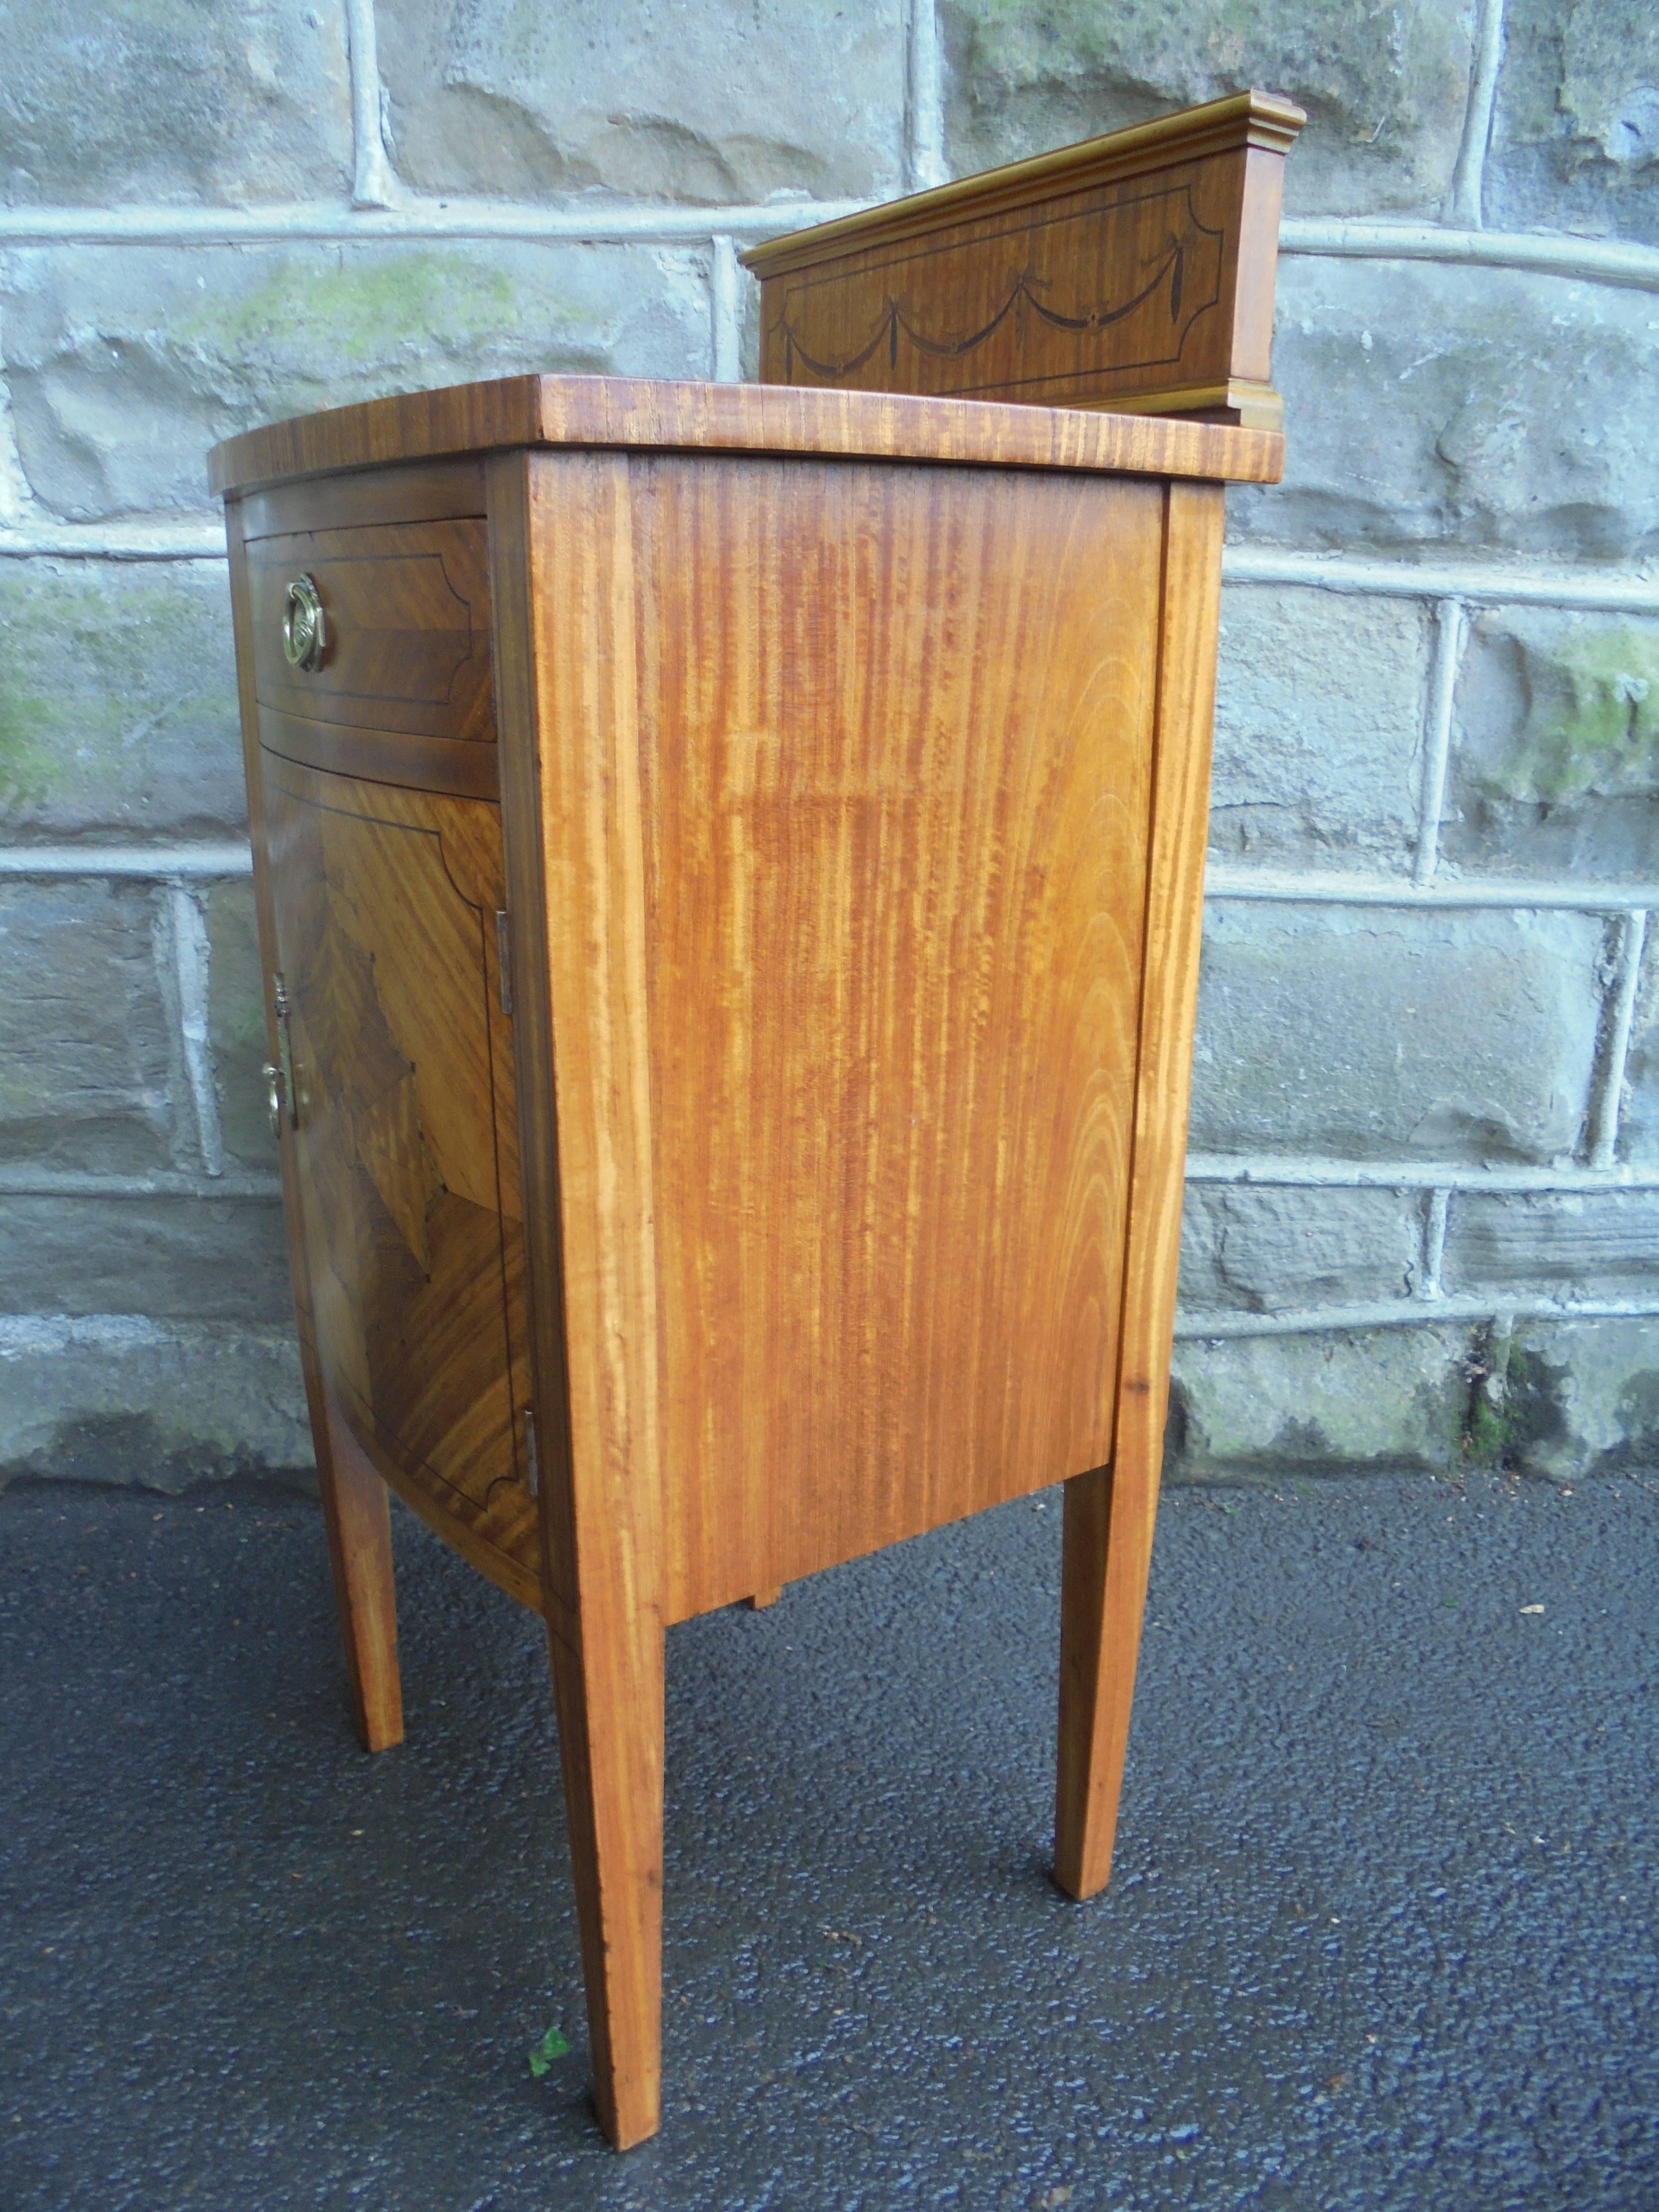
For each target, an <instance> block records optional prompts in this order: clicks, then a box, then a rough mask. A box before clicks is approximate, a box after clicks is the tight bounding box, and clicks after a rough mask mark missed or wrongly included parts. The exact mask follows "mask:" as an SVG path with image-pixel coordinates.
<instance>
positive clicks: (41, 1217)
mask: <svg viewBox="0 0 1659 2212" xmlns="http://www.w3.org/2000/svg"><path fill="white" fill-rule="evenodd" d="M0 1312H4V1313H17V1314H115V1313H125V1314H148V1315H149V1316H150V1317H151V1318H152V1319H162V1318H165V1319H168V1320H181V1321H215V1322H264V1323H270V1324H272V1325H281V1324H286V1323H287V1322H289V1321H290V1320H291V1318H292V1315H293V1297H292V1293H291V1291H290V1290H289V1274H288V1241H287V1237H286V1236H285V1234H284V1231H283V1213H282V1207H281V1206H280V1205H277V1204H274V1203H273V1204H269V1205H267V1204H264V1203H261V1202H259V1201H258V1200H231V1199H194V1198H144V1199H128V1198H120V1199H95V1198H11V1197H0Z"/></svg>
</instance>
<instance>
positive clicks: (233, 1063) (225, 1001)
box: [203, 880, 276, 1175]
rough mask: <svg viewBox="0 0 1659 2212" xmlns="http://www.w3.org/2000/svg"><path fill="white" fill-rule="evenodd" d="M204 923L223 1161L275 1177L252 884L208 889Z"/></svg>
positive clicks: (210, 1019) (262, 998)
mask: <svg viewBox="0 0 1659 2212" xmlns="http://www.w3.org/2000/svg"><path fill="white" fill-rule="evenodd" d="M203 907H204V914H205V917H206V921H207V933H208V946H209V953H210V959H209V966H208V1043H209V1048H210V1050H211V1052H212V1054H213V1072H214V1079H215V1083H216V1087H217V1091H218V1097H219V1127H220V1133H221V1134H222V1137H223V1139H224V1146H225V1152H226V1155H227V1157H228V1158H229V1159H231V1160H234V1161H236V1162H237V1163H239V1164H240V1165H241V1166H242V1167H245V1168H247V1169H250V1170H258V1171H262V1172H264V1173H265V1174H269V1175H275V1174H276V1139H275V1138H274V1137H273V1136H272V1135H271V1133H270V1117H269V1115H268V1114H267V1111H266V1103H265V1096H266V1093H265V1078H264V1062H265V1054H266V1043H265V1009H264V973H263V971H262V969H260V966H259V938H258V928H257V927H256V925H255V921H254V913H253V885H252V881H251V880H245V881H242V882H240V883H224V884H214V885H213V886H212V887H211V889H210V890H209V891H208V892H207V894H206V896H205V898H204V901H203Z"/></svg>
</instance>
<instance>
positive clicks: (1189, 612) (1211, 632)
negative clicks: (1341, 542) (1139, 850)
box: [1054, 483, 1223, 1897]
mask: <svg viewBox="0 0 1659 2212" xmlns="http://www.w3.org/2000/svg"><path fill="white" fill-rule="evenodd" d="M1164 498H1165V506H1164V527H1165V533H1166V535H1165V540H1164V601H1163V606H1162V610H1161V614H1160V621H1159V638H1158V707H1157V714H1156V723H1155V735H1154V743H1153V758H1152V847H1151V850H1150V853H1149V855H1148V887H1147V899H1146V910H1147V913H1148V915H1153V916H1157V917H1158V918H1159V922H1158V928H1157V929H1156V931H1155V932H1154V933H1153V934H1152V937H1151V938H1150V939H1149V942H1148V948H1147V954H1146V969H1145V973H1144V975H1143V978H1142V987H1141V1002H1140V1031H1139V1045H1138V1050H1137V1058H1136V1069H1135V1108H1134V1143H1133V1170H1132V1173H1131V1178H1130V1188H1129V1209H1128V1238H1127V1252H1126V1255H1125V1264H1124V1270H1123V1336H1122V1342H1121V1346H1120V1349H1119V1359H1118V1370H1117V1378H1116V1382H1115V1389H1114V1405H1113V1409H1112V1413H1113V1418H1112V1459H1111V1465H1110V1466H1109V1467H1107V1468H1097V1469H1096V1470H1095V1471H1094V1472H1093V1473H1092V1474H1080V1475H1078V1476H1076V1477H1074V1478H1073V1480H1072V1481H1070V1482H1068V1483H1067V1484H1066V1535H1065V1549H1064V1555H1063V1560H1062V1565H1061V1568H1060V1761H1059V1786H1058V1790H1057V1792H1056V1802H1055V1817H1054V1878H1055V1880H1056V1881H1058V1882H1059V1884H1060V1887H1061V1888H1062V1889H1066V1890H1069V1891H1070V1892H1071V1893H1072V1895H1073V1897H1092V1896H1093V1895H1094V1893H1095V1892H1096V1891H1097V1889H1103V1888H1104V1887H1105V1885H1106V1877H1107V1875H1109V1873H1110V1871H1111V1865H1112V1839H1113V1834H1114V1832H1115V1828H1116V1826H1117V1801H1118V1793H1119V1791H1120V1790H1121V1787H1122V1784H1123V1758H1124V1753H1125V1752H1126V1751H1127V1749H1128V1745H1129V1708H1130V1705H1131V1704H1132V1703H1133V1698H1134V1687H1135V1662H1136V1660H1137V1658H1138V1657H1139V1651H1140V1620H1141V1613H1142V1612H1143V1610H1144V1609H1145V1607H1146V1579H1147V1574H1148V1571H1149V1569H1150V1568H1151V1565H1152V1523H1153V1521H1154V1519H1155V1517H1156V1516H1157V1511H1158V1480H1159V1477H1160V1475H1161V1474H1162V1472H1163V1465H1164V1415H1165V1413H1166V1412H1167V1410H1168V1407H1169V1398H1170V1346H1171V1342H1172V1340H1173V1337H1174V1333H1175V1301H1176V1274H1177V1270H1178V1268H1179V1265H1180V1259H1181V1195H1182V1168H1183V1165H1184V1161H1185V1155H1186V1146H1187V1104H1188V1093H1189V1091H1190V1087H1191V1082H1192V1063H1193V1018H1194V1010H1195V1008H1196V1006H1197V1003H1198V961H1199V945H1200V936H1201V933H1202V928H1203V913H1204V896H1203V893H1204V846H1205V826H1206V817H1207V813H1208V808H1209V777H1210V726H1211V720H1212V714H1213V711H1214V706H1215V641H1216V631H1217V623H1218V617H1219V611H1220V594H1221V531H1222V521H1223V506H1222V488H1221V486H1220V485H1219V484H1214V483H1190V484H1182V483H1172V484H1170V486H1169V488H1168V489H1167V491H1166V493H1165V495H1164Z"/></svg>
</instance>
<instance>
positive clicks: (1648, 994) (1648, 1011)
mask: <svg viewBox="0 0 1659 2212" xmlns="http://www.w3.org/2000/svg"><path fill="white" fill-rule="evenodd" d="M1619 1157H1620V1159H1623V1160H1628V1161H1630V1162H1631V1163H1632V1164H1634V1165H1636V1166H1638V1167H1659V915H1649V916H1648V924H1647V949H1646V951H1645V952H1644V956H1643V960H1642V975H1641V984H1640V988H1639V990H1638V994H1637V1000H1636V1018H1635V1019H1634V1021H1633V1022H1632V1024H1631V1036H1630V1053H1629V1056H1628V1058H1627V1059H1626V1063H1625V1092H1624V1102H1623V1112H1622V1114H1621V1115H1620V1124H1619Z"/></svg>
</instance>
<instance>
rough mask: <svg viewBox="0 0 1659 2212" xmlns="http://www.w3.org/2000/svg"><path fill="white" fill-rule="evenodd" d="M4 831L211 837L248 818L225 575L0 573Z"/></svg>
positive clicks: (35, 565) (187, 568) (61, 567)
mask: <svg viewBox="0 0 1659 2212" xmlns="http://www.w3.org/2000/svg"><path fill="white" fill-rule="evenodd" d="M0 641H3V642H0V826H3V830H4V833H5V834H6V835H8V836H15V835H17V834H18V833H19V832H23V833H26V834H27V833H30V832H33V833H36V834H39V835H43V836H57V835H62V834H64V833H65V832H72V831H80V830H94V831H96V830H104V831H111V832H120V833H124V834H125V835H129V836H134V835H136V836H176V835H179V834H185V835H191V834H194V835H219V836H223V835H224V834H226V833H227V832H234V831H235V830H236V829H239V828H240V826H241V824H242V823H243V822H244V820H245V819H246V813H247V799H246V789H245V787H244V785H243V781H242V747H241V739H240V735H239V732H238V726H237V710H236V670H235V663H234V654H233V653H232V649H231V634H230V598H229V593H228V590H227V588H226V580H225V572H224V570H223V568H222V567H220V566H218V565H217V564H216V563H211V562H200V561H196V562H184V561H181V562H161V563H156V564H151V563H149V562H146V563H144V564H143V565H142V566H140V565H138V564H137V563H133V564H131V565H128V564H122V565H116V564H112V563H94V562H79V561H77V562H28V563H27V564H26V563H24V562H15V561H14V562H5V563H3V564H0Z"/></svg>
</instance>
